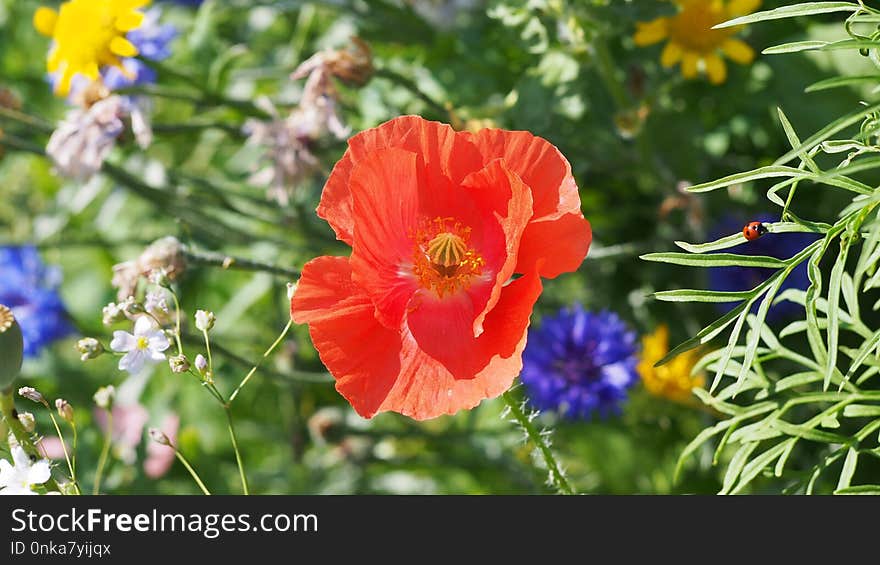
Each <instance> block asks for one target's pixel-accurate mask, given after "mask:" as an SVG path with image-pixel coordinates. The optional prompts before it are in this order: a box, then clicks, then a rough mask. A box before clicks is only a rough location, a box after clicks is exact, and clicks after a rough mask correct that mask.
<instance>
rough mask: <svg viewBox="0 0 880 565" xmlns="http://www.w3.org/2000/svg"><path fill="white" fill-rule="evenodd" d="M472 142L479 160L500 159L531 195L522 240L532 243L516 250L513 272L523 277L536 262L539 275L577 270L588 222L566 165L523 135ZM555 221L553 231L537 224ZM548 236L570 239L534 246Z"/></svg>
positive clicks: (498, 134)
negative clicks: (531, 210) (529, 215)
mask: <svg viewBox="0 0 880 565" xmlns="http://www.w3.org/2000/svg"><path fill="white" fill-rule="evenodd" d="M474 143H475V144H476V145H477V147H478V148H479V149H480V151H481V152H482V153H483V157H484V159H487V160H488V159H493V158H498V157H500V158H502V159H504V162H505V164H506V166H507V167H508V168H509V169H510V170H512V171H513V172H515V173H516V174H517V175H519V177H520V178H521V179H522V180H523V182H525V183H526V185H528V187H529V188H530V189H531V191H532V199H533V201H534V203H533V208H534V215H533V218H532V222H531V223H530V224H529V226H528V227H527V228H526V232H525V234H524V235H523V240H524V242H525V241H533V242H535V244H532V245H530V246H529V249H528V251H529V252H528V253H523V252H522V250H520V259H519V264H518V265H517V267H516V272H518V273H527V272H529V271H531V270H532V269H533V268H534V266H535V265H536V264H538V263H539V262H541V260H543V263H542V265H543V266H542V267H541V271H540V275H541V276H542V277H547V278H553V277H556V276H558V275H559V274H560V273H565V272H569V271H573V270H575V269H577V268H578V266H579V265H580V264H581V262H582V261H583V259H584V257H585V256H586V252H587V249H588V248H589V244H590V240H591V236H590V232H589V224H588V223H587V222H586V220H585V219H584V218H583V213H582V212H581V208H580V206H581V201H580V194H579V193H578V187H577V184H576V183H575V180H574V177H573V176H572V174H571V165H570V164H569V163H568V161H567V160H566V159H565V157H564V156H563V155H562V153H560V151H559V149H557V148H556V147H555V146H554V145H552V144H551V143H550V142H548V141H547V140H545V139H542V138H540V137H536V136H534V135H532V134H531V133H529V132H526V131H505V130H499V129H485V130H481V131H480V132H479V133H477V134H476V135H475V136H474ZM567 216H574V218H569V217H567ZM578 218H579V219H580V220H579V221H578V220H577V219H578ZM557 220H562V224H561V225H559V226H553V227H551V226H549V225H543V226H541V225H539V224H542V223H543V224H550V223H552V222H554V221H557ZM576 228H577V229H576ZM530 232H533V233H530ZM548 232H550V233H552V234H554V235H565V236H568V237H574V238H576V239H573V240H571V241H566V242H564V245H562V246H561V247H559V246H556V247H551V246H548V245H547V242H548V241H554V242H558V241H559V240H556V239H553V240H546V239H545V240H543V241H540V245H538V244H537V243H538V241H539V240H540V237H543V236H544V235H545V234H547V233H548ZM542 250H543V251H542Z"/></svg>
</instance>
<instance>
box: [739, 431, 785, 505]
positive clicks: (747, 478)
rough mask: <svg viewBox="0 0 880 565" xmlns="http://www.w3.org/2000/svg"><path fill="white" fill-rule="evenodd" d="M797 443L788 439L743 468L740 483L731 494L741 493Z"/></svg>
mask: <svg viewBox="0 0 880 565" xmlns="http://www.w3.org/2000/svg"><path fill="white" fill-rule="evenodd" d="M795 442H797V438H788V439H786V440H784V441H781V442H779V443H777V444H776V445H774V446H773V447H771V448H770V449H768V450H766V451H764V453H762V454H760V455H758V456H757V457H755V458H754V459H752V460H751V461H749V463H748V464H747V465H746V466H745V467H743V470H742V472H741V473H740V476H739V482H738V483H737V485H736V488H734V489H733V490H731V491H730V494H737V493H739V492H741V491H742V490H743V489H744V488H745V487H747V486H748V485H749V483H751V482H752V481H753V480H754V479H755V478H756V477H757V476H758V475H759V474H760V473H761V471H763V470H764V469H765V468H766V467H768V466H769V465H770V463H772V462H773V461H774V460H775V459H777V458H779V457H780V456H781V455H782V454H783V453H785V452H786V451H790V450H791V448H792V447H794V444H795Z"/></svg>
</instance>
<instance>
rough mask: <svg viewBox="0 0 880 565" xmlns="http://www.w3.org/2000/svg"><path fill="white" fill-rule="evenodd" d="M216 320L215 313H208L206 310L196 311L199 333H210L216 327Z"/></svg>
mask: <svg viewBox="0 0 880 565" xmlns="http://www.w3.org/2000/svg"><path fill="white" fill-rule="evenodd" d="M215 321H216V318H215V317H214V313H213V312H208V311H205V310H196V328H198V329H199V331H203V332H207V331H210V330H211V328H213V327H214V322H215Z"/></svg>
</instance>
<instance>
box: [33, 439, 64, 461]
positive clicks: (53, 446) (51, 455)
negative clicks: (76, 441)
mask: <svg viewBox="0 0 880 565" xmlns="http://www.w3.org/2000/svg"><path fill="white" fill-rule="evenodd" d="M37 447H38V448H39V450H40V452H41V453H42V454H43V455H44V456H45V457H46V459H64V447H63V446H62V444H61V440H60V439H58V438H57V437H56V436H49V437H44V438H43V439H41V440H40V441H39V443H38V444H37ZM67 452H68V453H70V447H69V446H68V448H67Z"/></svg>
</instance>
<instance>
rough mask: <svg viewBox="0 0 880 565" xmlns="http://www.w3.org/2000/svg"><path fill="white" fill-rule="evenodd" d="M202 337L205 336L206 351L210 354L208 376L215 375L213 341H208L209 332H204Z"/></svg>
mask: <svg viewBox="0 0 880 565" xmlns="http://www.w3.org/2000/svg"><path fill="white" fill-rule="evenodd" d="M202 335H203V336H205V350H206V352H207V353H208V374H209V375H211V376H213V375H214V358H213V357H211V340H210V339H208V332H207V330H202Z"/></svg>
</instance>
